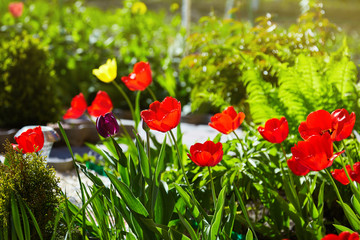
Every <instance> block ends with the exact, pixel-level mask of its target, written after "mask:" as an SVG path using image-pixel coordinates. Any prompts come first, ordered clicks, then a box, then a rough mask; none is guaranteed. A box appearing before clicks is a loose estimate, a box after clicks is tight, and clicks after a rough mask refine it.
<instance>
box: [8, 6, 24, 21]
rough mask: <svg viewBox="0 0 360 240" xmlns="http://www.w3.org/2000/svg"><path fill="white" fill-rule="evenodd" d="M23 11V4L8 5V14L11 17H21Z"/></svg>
mask: <svg viewBox="0 0 360 240" xmlns="http://www.w3.org/2000/svg"><path fill="white" fill-rule="evenodd" d="M23 9H24V4H23V3H22V2H12V3H10V4H9V12H10V13H11V15H13V17H15V18H18V17H21V15H22V13H23Z"/></svg>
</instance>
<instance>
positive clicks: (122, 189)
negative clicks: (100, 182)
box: [106, 172, 149, 217]
mask: <svg viewBox="0 0 360 240" xmlns="http://www.w3.org/2000/svg"><path fill="white" fill-rule="evenodd" d="M106 175H107V176H108V177H109V179H110V181H111V183H112V184H113V185H114V186H115V188H116V190H117V191H118V193H119V194H120V196H121V198H122V199H123V200H124V202H125V203H126V205H127V206H128V207H129V209H130V210H132V211H134V212H136V213H138V214H141V215H143V216H144V217H147V216H149V213H148V211H147V210H146V208H145V207H144V205H143V204H142V203H141V202H140V201H139V199H137V198H136V197H135V196H134V194H133V193H132V192H131V190H130V189H129V187H128V186H126V185H125V184H124V183H122V182H121V181H119V180H118V179H117V178H116V177H115V176H114V175H112V174H111V173H109V172H106Z"/></svg>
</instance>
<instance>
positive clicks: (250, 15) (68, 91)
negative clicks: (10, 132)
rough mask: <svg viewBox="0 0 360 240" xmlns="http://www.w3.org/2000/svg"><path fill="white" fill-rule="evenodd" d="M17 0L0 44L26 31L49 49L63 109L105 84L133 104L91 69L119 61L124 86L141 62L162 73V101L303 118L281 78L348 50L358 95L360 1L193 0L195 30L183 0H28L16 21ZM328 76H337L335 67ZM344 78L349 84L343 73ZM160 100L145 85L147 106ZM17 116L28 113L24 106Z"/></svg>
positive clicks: (3, 8)
mask: <svg viewBox="0 0 360 240" xmlns="http://www.w3.org/2000/svg"><path fill="white" fill-rule="evenodd" d="M9 2H10V1H9V0H3V1H1V2H0V14H1V15H0V16H2V17H0V39H1V40H0V41H9V40H10V39H13V38H14V37H15V36H17V35H19V34H22V32H24V31H26V32H27V33H28V34H29V35H32V36H33V37H34V38H38V39H39V40H40V41H41V43H42V45H44V46H47V49H48V52H49V58H50V60H51V61H53V64H54V66H53V68H54V71H55V75H56V78H57V79H58V81H57V82H56V94H55V96H56V98H57V99H58V100H60V102H61V103H62V107H63V109H65V108H67V107H68V106H69V105H70V101H71V99H72V97H73V96H75V95H76V94H78V93H79V92H83V93H84V95H85V96H86V98H87V100H88V102H91V101H92V99H93V98H94V96H95V94H96V92H97V91H98V90H99V89H101V90H105V91H107V92H108V93H109V95H110V97H111V98H112V99H113V102H114V106H115V107H116V108H121V109H126V108H127V105H126V103H125V101H124V99H122V97H121V96H119V95H118V94H117V92H116V90H115V89H114V88H113V86H112V85H111V84H105V83H102V82H100V81H99V80H97V79H96V77H95V76H93V75H92V73H91V70H92V69H93V68H97V67H98V66H100V65H101V64H103V63H105V61H106V59H107V58H112V57H115V58H116V59H117V63H118V78H117V81H118V82H120V78H121V76H125V75H128V74H129V73H130V72H131V71H132V67H133V65H134V64H135V63H136V62H138V61H148V62H150V65H151V68H152V71H153V79H154V81H153V84H152V85H151V86H150V87H151V88H152V90H153V91H155V92H156V95H157V98H158V99H163V98H164V97H165V96H167V95H172V96H175V97H176V98H178V99H179V100H181V102H182V105H183V106H187V108H184V109H185V111H186V112H189V111H190V106H191V110H192V111H194V112H198V113H209V112H210V113H215V112H218V111H220V110H223V108H224V107H226V106H228V105H230V104H231V105H234V106H235V107H236V108H237V110H239V111H240V110H241V111H244V112H245V113H246V114H247V116H248V117H247V120H248V121H251V120H255V122H257V123H259V122H263V121H264V119H265V118H266V117H276V116H278V115H279V114H280V115H284V114H285V115H286V116H287V117H289V118H291V119H294V121H293V122H294V123H297V122H298V121H299V119H304V116H303V114H299V115H297V116H293V114H294V111H292V110H291V111H288V110H289V109H291V106H290V105H286V104H285V105H286V106H284V101H285V102H294V101H287V100H286V97H289V96H286V97H285V96H283V95H282V97H281V98H279V96H278V92H279V89H281V86H280V85H281V83H283V81H279V77H280V75H282V73H283V72H284V71H287V70H288V68H294V67H295V66H296V62H298V61H299V59H311V60H309V61H317V62H319V64H320V65H319V66H322V65H323V66H325V65H326V66H330V65H329V62H330V61H331V59H334V58H335V57H334V56H335V55H336V54H337V56H343V57H337V58H336V59H338V60H339V64H340V62H341V63H344V61H345V60H344V59H347V61H350V62H351V63H349V65H352V67H351V70H349V72H347V74H349V75H350V76H349V78H350V79H349V80H348V78H347V79H346V81H350V82H349V84H355V85H354V87H352V88H347V90H349V91H351V92H346V91H345V92H344V91H343V90H339V89H337V90H338V91H340V92H341V94H345V95H346V96H348V95H351V96H353V97H354V98H355V97H356V96H357V94H358V88H359V87H358V86H357V85H356V84H357V81H358V76H357V72H358V71H357V69H356V67H354V66H357V65H358V64H359V62H360V44H359V26H358V24H357V22H358V21H357V20H356V17H357V14H356V12H357V11H358V10H359V9H360V3H359V2H358V1H356V0H332V1H326V2H325V3H324V5H322V4H320V2H319V1H316V0H251V1H250V0H247V1H237V0H234V1H233V7H234V8H233V9H232V10H231V11H230V12H229V14H224V13H225V8H226V3H228V2H230V1H216V0H206V1H192V6H191V20H192V23H191V29H190V32H188V33H186V30H185V29H184V28H183V27H182V26H181V6H182V1H181V0H176V1H173V0H163V1H154V0H148V1H143V2H144V3H145V4H146V6H147V11H144V10H139V9H136V8H134V6H135V5H136V2H138V1H136V0H126V1H115V0H108V1H95V0H88V1H69V0H52V1H44V0H35V1H24V4H25V7H24V13H23V15H22V16H21V17H20V18H16V19H15V18H13V17H12V15H11V14H10V13H9V12H8V9H7V6H8V3H9ZM268 13H271V14H268ZM204 16H205V17H204ZM229 17H230V18H229ZM345 39H346V40H345ZM344 51H346V52H344ZM308 57H309V58H308ZM317 64H318V63H317ZM321 64H322V65H321ZM334 66H335V65H334ZM339 66H340V65H336V66H335V67H337V68H339ZM320 70H323V69H320ZM255 73H256V74H255ZM251 74H255V75H256V77H255V78H254V77H253V78H252V77H251V76H252V75H251ZM319 74H320V75H322V76H325V75H326V76H328V75H329V74H327V72H326V71H325V70H324V71H323V72H321V73H319ZM339 74H341V73H339ZM255 75H254V76H255ZM251 79H257V83H259V84H260V85H261V86H262V87H263V88H264V89H263V90H261V91H260V90H259V89H257V90H255V91H260V92H259V94H257V93H254V92H251V93H250V92H249V90H250V89H251V90H254V88H253V85H251V84H250V83H255V82H254V81H250V80H251ZM260 79H261V81H262V82H261V81H260ZM321 79H323V77H321V78H320V81H323V80H321ZM337 79H338V81H341V77H338V78H337ZM297 80H298V81H300V80H299V79H297ZM333 85H334V83H333ZM339 86H340V85H339V84H337V85H336V84H335V85H334V86H331V88H332V89H333V90H334V89H336V88H337V87H339ZM327 87H330V86H327ZM267 91H268V92H267ZM334 91H335V92H336V90H334ZM334 91H333V92H334ZM127 94H128V95H129V96H130V98H131V99H132V100H134V99H135V94H134V93H133V92H131V91H128V90H127ZM264 94H265V95H264ZM301 94H303V93H301ZM259 95H263V96H265V97H266V98H267V103H265V101H263V102H261V104H262V105H263V106H264V108H268V109H272V111H264V114H259V111H260V110H258V109H256V104H255V105H254V103H256V101H258V100H259V99H257V100H256V99H255V100H254V96H259ZM280 95H281V94H280ZM321 96H322V97H325V98H329V97H331V96H324V94H323V95H321ZM332 96H333V95H332ZM344 97H345V96H341V97H339V98H344ZM0 98H2V96H0ZM346 98H347V97H346ZM312 101H318V99H312ZM151 102H152V99H151V98H150V95H149V94H148V92H147V91H144V93H143V94H142V97H141V108H145V107H147V106H148V104H149V103H151ZM324 102H326V101H324ZM350 102H351V101H345V102H344V103H343V102H338V104H337V105H336V104H333V105H327V108H329V111H331V110H333V109H330V107H333V106H334V107H335V106H336V107H344V108H347V109H348V110H349V111H357V109H358V108H359V106H358V104H357V103H356V104H354V103H353V102H351V103H350ZM264 104H266V105H264ZM340 104H342V105H340ZM251 106H253V108H252V107H251ZM258 106H260V105H258ZM314 106H315V108H317V107H322V106H323V105H319V104H314V102H312V103H310V105H306V106H304V109H302V111H300V113H302V112H306V113H308V112H310V111H312V110H313V108H314ZM327 108H326V109H327ZM276 109H277V110H276ZM281 111H285V112H281ZM60 113H61V111H60ZM265 113H266V114H265ZM12 114H14V115H18V116H20V117H19V118H21V114H20V113H19V112H18V110H14V112H13V113H12ZM259 115H260V116H259ZM45 121H46V120H45ZM48 121H53V120H52V119H48ZM290 121H292V120H290ZM0 122H1V121H0ZM23 124H25V123H23V122H21V123H16V124H14V125H23ZM26 124H34V123H33V122H28V123H26ZM0 127H10V126H8V125H6V124H5V125H4V124H3V125H2V126H0Z"/></svg>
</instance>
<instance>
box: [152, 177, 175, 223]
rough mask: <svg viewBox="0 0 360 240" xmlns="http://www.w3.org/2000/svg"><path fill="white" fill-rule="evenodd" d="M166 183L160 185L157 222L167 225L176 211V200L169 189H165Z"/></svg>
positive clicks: (156, 207) (157, 199)
mask: <svg viewBox="0 0 360 240" xmlns="http://www.w3.org/2000/svg"><path fill="white" fill-rule="evenodd" d="M165 184H166V183H162V184H160V186H159V194H158V195H157V198H156V202H155V222H156V223H160V224H164V225H167V224H168V223H169V221H170V219H171V216H172V214H173V211H174V206H175V200H174V198H173V197H172V196H171V193H170V192H168V189H165V187H164V185H165Z"/></svg>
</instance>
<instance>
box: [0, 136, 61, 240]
mask: <svg viewBox="0 0 360 240" xmlns="http://www.w3.org/2000/svg"><path fill="white" fill-rule="evenodd" d="M5 149H6V152H5V163H0V232H5V230H6V229H7V232H8V233H9V237H10V236H11V223H10V214H11V204H10V201H11V195H12V194H14V195H17V196H19V197H21V198H22V200H23V202H24V203H26V204H27V206H28V207H29V208H30V210H31V211H32V213H33V214H34V216H35V219H36V221H37V223H38V225H39V227H40V230H41V233H42V235H43V238H44V239H50V238H51V235H52V233H53V222H54V219H55V216H56V209H57V208H59V206H60V203H61V201H62V199H61V198H62V197H61V189H60V187H59V186H58V183H59V179H58V178H57V177H56V175H55V171H54V169H48V168H47V167H46V159H45V157H43V156H41V155H38V154H36V153H32V154H20V153H18V152H16V151H15V150H14V149H13V148H12V146H11V144H10V143H9V142H7V143H6V144H5ZM29 222H30V232H31V236H32V239H38V235H37V233H36V230H35V227H34V225H33V224H32V221H31V219H29ZM1 226H3V227H1ZM2 228H3V229H2Z"/></svg>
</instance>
